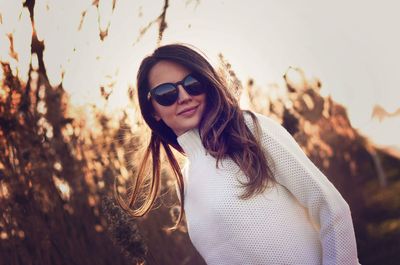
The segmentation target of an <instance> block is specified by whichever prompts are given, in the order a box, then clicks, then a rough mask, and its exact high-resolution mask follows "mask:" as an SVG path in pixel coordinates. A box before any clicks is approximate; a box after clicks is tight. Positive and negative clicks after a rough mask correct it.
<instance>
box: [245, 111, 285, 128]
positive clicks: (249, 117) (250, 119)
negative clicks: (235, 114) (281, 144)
mask: <svg viewBox="0 0 400 265" xmlns="http://www.w3.org/2000/svg"><path fill="white" fill-rule="evenodd" d="M243 116H244V120H245V123H246V125H247V126H248V127H249V128H250V129H251V130H252V131H254V128H255V127H254V126H255V124H254V121H255V120H256V121H257V122H258V124H259V126H260V129H261V130H262V132H263V133H268V132H270V133H274V132H275V133H282V132H286V133H287V131H286V129H285V128H284V127H283V126H282V125H281V124H280V123H279V122H278V121H276V120H274V119H273V118H271V117H268V116H265V115H263V114H260V113H257V112H254V111H249V110H245V111H244V112H243Z"/></svg>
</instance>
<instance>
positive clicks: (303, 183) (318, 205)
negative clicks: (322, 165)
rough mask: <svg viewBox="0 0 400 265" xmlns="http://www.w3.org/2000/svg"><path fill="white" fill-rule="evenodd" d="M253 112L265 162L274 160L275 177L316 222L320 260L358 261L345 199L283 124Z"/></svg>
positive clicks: (328, 261)
mask: <svg viewBox="0 0 400 265" xmlns="http://www.w3.org/2000/svg"><path fill="white" fill-rule="evenodd" d="M256 116H257V118H258V121H259V123H260V126H261V129H262V139H261V141H262V145H263V147H264V148H265V151H266V154H267V159H268V162H270V160H272V161H273V162H272V163H274V165H272V168H271V169H272V172H273V173H274V176H275V179H276V181H277V182H278V183H280V184H281V185H283V186H285V187H286V188H287V189H288V190H289V191H290V192H291V193H292V194H293V195H294V196H295V197H296V199H297V200H298V201H299V202H300V203H301V204H302V205H303V206H304V207H306V208H307V209H308V212H309V215H310V216H311V218H312V219H313V221H314V222H315V223H317V224H318V225H319V226H320V240H321V244H322V251H323V253H322V255H323V264H325V265H327V264H359V262H358V258H357V247H356V240H355V234H354V228H353V222H352V219H351V212H350V208H349V206H348V204H347V203H346V201H345V200H344V199H343V197H342V196H341V194H340V193H339V192H338V191H337V189H336V188H335V187H334V186H333V184H332V183H331V182H330V181H329V180H328V179H327V178H326V176H325V175H324V174H323V173H322V172H321V171H320V170H319V169H318V168H317V167H316V166H315V165H314V164H313V162H312V161H311V160H310V159H309V158H308V157H307V156H306V154H305V153H304V152H303V150H302V149H301V148H300V146H299V145H298V144H297V142H296V141H295V140H294V138H293V137H292V136H291V135H290V134H289V132H287V131H286V129H285V128H284V127H283V126H281V125H280V124H279V123H277V122H276V121H274V120H272V119H271V118H268V117H265V116H262V115H259V114H256ZM273 166H275V167H273Z"/></svg>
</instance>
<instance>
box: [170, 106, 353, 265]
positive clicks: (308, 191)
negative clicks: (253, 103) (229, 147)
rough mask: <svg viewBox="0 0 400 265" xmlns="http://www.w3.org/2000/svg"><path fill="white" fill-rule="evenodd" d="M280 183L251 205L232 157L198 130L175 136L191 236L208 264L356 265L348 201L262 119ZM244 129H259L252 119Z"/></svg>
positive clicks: (279, 129)
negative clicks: (220, 154)
mask: <svg viewBox="0 0 400 265" xmlns="http://www.w3.org/2000/svg"><path fill="white" fill-rule="evenodd" d="M256 116H257V119H258V121H259V123H260V126H261V129H262V139H261V141H262V146H263V148H264V150H265V152H266V154H267V160H268V163H269V166H270V167H271V169H272V171H273V174H274V177H275V178H276V180H277V182H278V183H277V184H276V185H275V186H274V187H270V188H268V189H267V190H266V191H265V192H264V193H262V194H259V195H257V196H255V197H251V198H250V199H247V200H241V199H239V197H238V196H239V195H241V194H242V193H243V191H244V190H243V188H241V186H240V183H239V181H238V180H241V181H242V182H244V181H246V180H247V178H246V176H244V174H243V173H242V172H241V171H240V170H239V167H238V166H237V165H236V164H235V163H234V162H233V161H232V160H231V159H224V160H223V161H222V164H220V166H219V167H218V168H217V167H216V160H215V158H213V157H212V156H211V155H209V154H207V152H206V151H205V149H204V147H203V145H202V143H201V139H200V137H199V132H198V129H193V130H190V131H188V132H186V133H184V134H183V135H181V136H179V137H178V142H179V144H180V146H181V147H182V148H183V150H184V151H185V153H186V155H187V158H188V159H187V163H186V164H185V166H184V168H183V175H184V184H185V205H184V206H185V214H186V220H187V225H188V232H189V236H190V239H191V241H192V243H193V245H194V246H195V247H196V249H197V250H198V251H199V253H200V254H201V255H202V257H203V258H204V260H205V261H206V262H207V264H209V265H239V264H240V265H242V264H260V265H261V264H296V265H300V264H304V265H305V264H307V265H314V264H325V265H327V264H346V265H352V264H359V263H358V258H357V248H356V241H355V235H354V228H353V223H352V219H351V213H350V209H349V206H348V204H347V203H346V201H345V200H344V199H343V197H342V196H341V195H340V193H339V192H338V191H337V190H336V188H335V187H334V186H333V185H332V183H331V182H330V181H329V180H328V179H327V178H326V176H324V174H323V173H322V172H321V171H320V170H319V169H318V168H317V167H316V166H315V165H314V164H313V163H312V162H311V160H309V159H308V157H307V156H306V155H305V153H304V152H303V151H302V149H301V148H300V146H299V145H298V144H297V143H296V141H295V140H294V138H293V137H292V136H291V135H290V134H289V133H288V132H287V131H286V129H285V128H284V127H282V126H281V125H280V124H279V123H277V122H275V121H274V120H272V119H271V118H268V117H265V116H263V115H260V114H257V113H256ZM245 119H246V124H247V125H248V126H249V128H250V129H251V130H252V131H253V132H254V126H253V122H252V119H251V117H250V116H249V115H248V114H246V115H245Z"/></svg>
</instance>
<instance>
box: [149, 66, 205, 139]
mask: <svg viewBox="0 0 400 265" xmlns="http://www.w3.org/2000/svg"><path fill="white" fill-rule="evenodd" d="M188 74H190V70H188V69H187V68H185V67H184V66H182V65H180V64H177V63H174V62H171V61H159V62H158V63H157V64H155V65H154V66H153V68H151V70H150V72H149V76H148V79H149V86H150V89H153V88H155V87H157V86H158V85H161V84H163V83H176V82H179V81H181V80H182V79H184V78H185V77H186V76H187V75H188ZM178 89H179V96H178V99H177V100H176V102H175V103H173V104H172V105H170V106H163V105H160V104H159V103H157V102H156V101H155V100H154V99H151V103H152V105H153V109H154V114H153V115H154V117H155V119H156V120H157V121H159V120H163V121H164V123H165V124H166V125H167V126H168V127H170V128H171V129H172V130H173V131H174V132H175V134H176V135H177V136H180V135H182V134H183V133H185V132H186V131H188V130H190V129H193V128H197V127H198V126H199V123H200V120H201V118H202V116H203V113H204V109H205V105H206V95H205V93H203V94H200V95H196V96H193V95H190V94H188V93H187V92H186V90H185V89H184V88H183V86H182V85H178Z"/></svg>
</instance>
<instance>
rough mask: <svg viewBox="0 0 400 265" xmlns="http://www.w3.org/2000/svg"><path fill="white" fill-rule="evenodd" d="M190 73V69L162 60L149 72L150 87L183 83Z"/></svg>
mask: <svg viewBox="0 0 400 265" xmlns="http://www.w3.org/2000/svg"><path fill="white" fill-rule="evenodd" d="M189 73H190V71H189V69H187V68H186V67H184V66H183V65H180V64H178V63H175V62H172V61H166V60H162V61H159V62H158V63H156V64H155V65H154V66H153V68H151V70H150V72H149V86H150V88H153V87H156V86H158V85H160V84H162V83H168V82H171V83H175V82H178V81H181V80H182V79H183V78H184V77H185V76H187V75H188V74H189Z"/></svg>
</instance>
